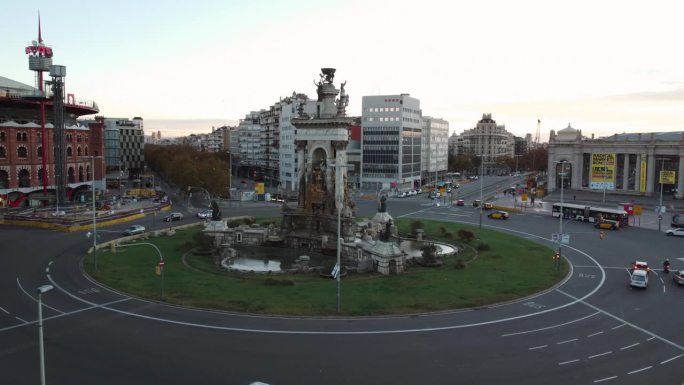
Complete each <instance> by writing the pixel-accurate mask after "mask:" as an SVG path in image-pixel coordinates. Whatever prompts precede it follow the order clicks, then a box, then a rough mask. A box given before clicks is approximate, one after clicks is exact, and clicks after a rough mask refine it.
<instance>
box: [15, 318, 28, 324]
mask: <svg viewBox="0 0 684 385" xmlns="http://www.w3.org/2000/svg"><path fill="white" fill-rule="evenodd" d="M14 318H16V319H18V320H19V321H21V322H23V323H25V324H27V323H28V322H27V321H26V320H24V319H21V318H19V317H17V316H14Z"/></svg>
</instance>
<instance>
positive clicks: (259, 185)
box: [254, 182, 264, 194]
mask: <svg viewBox="0 0 684 385" xmlns="http://www.w3.org/2000/svg"><path fill="white" fill-rule="evenodd" d="M254 191H255V192H256V193H257V194H263V193H264V182H257V183H255V184H254Z"/></svg>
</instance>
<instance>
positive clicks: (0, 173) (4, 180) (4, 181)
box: [0, 170, 9, 189]
mask: <svg viewBox="0 0 684 385" xmlns="http://www.w3.org/2000/svg"><path fill="white" fill-rule="evenodd" d="M0 188H2V189H5V188H9V174H8V173H7V171H5V170H0Z"/></svg>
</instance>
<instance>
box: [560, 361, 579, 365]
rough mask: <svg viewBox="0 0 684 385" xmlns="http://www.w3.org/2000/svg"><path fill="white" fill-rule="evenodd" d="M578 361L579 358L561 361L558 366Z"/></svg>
mask: <svg viewBox="0 0 684 385" xmlns="http://www.w3.org/2000/svg"><path fill="white" fill-rule="evenodd" d="M577 361H579V360H570V361H565V362H559V363H558V366H560V365H566V364H572V363H573V362H577Z"/></svg>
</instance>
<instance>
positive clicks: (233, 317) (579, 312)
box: [0, 178, 684, 385]
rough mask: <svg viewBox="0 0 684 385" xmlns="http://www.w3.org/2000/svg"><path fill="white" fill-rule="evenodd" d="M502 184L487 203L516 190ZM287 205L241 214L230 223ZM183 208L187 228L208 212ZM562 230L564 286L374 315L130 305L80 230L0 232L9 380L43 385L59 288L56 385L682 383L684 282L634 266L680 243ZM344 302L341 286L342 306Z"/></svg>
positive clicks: (630, 231)
mask: <svg viewBox="0 0 684 385" xmlns="http://www.w3.org/2000/svg"><path fill="white" fill-rule="evenodd" d="M494 181H495V178H490V179H489V180H486V181H485V183H484V188H483V190H484V191H485V193H484V195H486V194H487V193H486V191H490V192H494V191H495V190H497V189H500V187H501V186H505V185H506V184H509V183H510V180H508V179H504V178H496V182H497V183H498V185H497V186H495V185H494V184H493V183H494ZM488 185H489V186H488ZM499 191H500V190H499ZM479 195H480V186H479V182H475V183H471V184H469V185H467V186H463V187H462V189H461V191H459V197H461V198H463V199H465V200H466V202H468V203H469V202H470V201H472V199H479ZM357 206H358V216H371V215H372V214H373V212H374V211H375V209H376V208H377V202H375V201H359V202H358V204H357ZM387 206H388V211H389V212H390V213H391V214H392V215H393V216H394V217H395V218H397V217H402V218H416V219H438V220H447V221H456V222H465V223H472V224H476V225H477V224H479V221H480V215H479V212H478V211H476V210H475V209H473V208H472V207H468V206H466V207H448V206H435V205H434V202H432V201H430V200H428V199H426V198H425V195H417V196H414V197H409V198H402V199H398V198H390V199H389V200H388V205H387ZM278 208H279V206H278V205H268V204H258V205H256V204H254V205H250V204H245V205H242V206H241V207H224V208H223V215H224V217H227V216H233V215H243V214H251V215H261V214H263V215H272V214H275V213H277V211H278ZM181 211H184V212H185V213H186V214H187V216H186V218H185V220H184V222H189V221H191V220H193V219H192V216H191V214H192V212H193V211H196V210H194V209H190V210H181ZM482 223H483V226H487V227H491V228H496V229H500V230H502V231H509V232H513V233H515V234H518V235H519V236H521V237H526V238H530V239H533V240H535V241H538V242H540V243H543V244H545V245H549V246H553V245H552V244H551V243H550V241H549V238H550V236H551V233H553V232H557V229H558V219H555V218H551V216H550V215H549V214H546V213H536V212H534V211H531V212H527V213H524V214H513V215H512V216H511V218H510V219H509V220H507V221H500V220H492V219H489V218H486V217H484V218H483V220H482ZM140 224H143V225H145V226H146V227H148V226H149V228H151V226H152V220H151V218H149V217H148V218H146V219H145V220H143V221H140ZM156 224H157V225H159V222H157V223H156ZM128 225H129V224H126V225H120V226H118V227H113V228H108V229H107V230H109V231H113V232H110V233H103V238H104V239H107V238H108V237H114V236H117V234H116V232H118V231H120V230H122V229H123V228H125V227H127V226H128ZM565 226H566V231H567V232H569V233H570V235H571V242H570V245H568V246H566V247H564V248H563V254H564V257H566V258H568V260H569V261H570V262H571V263H572V266H573V270H572V273H571V275H570V276H569V278H568V280H567V281H565V282H563V283H562V284H561V285H560V286H558V287H557V288H554V289H552V290H549V291H548V292H545V293H541V294H538V295H536V296H533V297H530V298H526V299H523V300H520V301H516V302H512V303H507V304H502V305H498V306H490V307H484V308H478V309H468V310H463V311H452V312H441V313H437V314H426V315H414V316H406V317H374V318H362V319H357V318H326V319H309V318H307V319H300V318H296V317H286V318H282V317H257V316H250V315H240V314H230V313H224V312H213V311H201V310H190V309H184V308H179V307H175V306H168V305H165V304H159V303H155V302H149V301H144V300H139V299H134V298H130V297H127V296H125V295H122V294H119V293H115V292H111V291H109V290H107V289H106V288H103V287H101V286H99V285H97V284H96V283H94V282H91V281H90V280H88V279H87V278H86V277H85V276H84V275H83V274H82V272H81V270H80V265H79V263H80V261H81V258H82V256H83V253H84V251H85V250H86V249H87V247H89V246H90V245H91V242H92V241H91V240H88V239H86V238H85V236H84V233H75V234H64V233H56V232H51V231H45V230H35V229H26V228H12V227H1V228H0V242H1V243H0V244H2V249H0V373H2V377H1V378H2V381H0V382H1V383H3V384H5V383H6V384H35V383H38V382H39V377H38V366H39V360H38V358H39V357H38V336H37V328H36V318H37V302H36V294H35V288H36V287H38V286H40V285H43V284H46V283H51V284H53V285H54V286H55V289H54V290H52V291H50V292H48V293H46V294H44V295H43V300H44V304H45V308H44V310H43V316H44V319H45V327H44V331H45V357H46V372H47V383H48V384H85V383H95V384H122V383H125V384H187V383H200V384H249V383H251V382H253V381H262V382H266V383H269V384H275V385H286V384H352V383H353V384H426V383H427V384H551V383H553V384H594V383H601V384H645V383H648V384H681V382H682V380H683V379H684V373H682V369H681V367H682V360H683V359H684V331H683V329H682V327H681V320H682V316H683V315H684V314H683V313H684V311H683V310H682V308H683V307H682V306H681V305H682V301H683V298H684V297H683V296H684V287H677V286H675V285H674V283H673V282H672V280H671V278H670V277H667V276H665V277H662V274H661V273H660V272H659V271H656V272H654V273H653V274H651V278H650V285H649V288H648V289H647V290H635V289H634V290H633V289H630V288H629V286H628V284H627V278H628V271H627V270H626V267H627V266H629V263H630V262H631V261H632V260H634V259H639V260H645V261H647V262H649V263H650V264H651V265H652V266H653V267H656V268H657V267H659V266H660V264H661V263H662V260H663V259H664V258H665V257H669V258H670V260H671V261H672V263H673V269H677V268H682V269H684V261H682V260H679V259H677V258H680V257H684V256H683V255H681V254H682V250H683V248H682V245H683V244H682V242H684V239H678V238H675V239H673V238H669V237H665V236H664V235H663V234H662V233H658V232H657V231H654V230H646V229H639V228H625V229H621V230H619V231H612V232H607V234H606V237H605V239H603V240H599V238H598V231H597V230H596V229H594V228H593V227H591V225H590V224H586V223H576V222H568V223H566V224H565ZM549 261H550V263H551V256H549ZM522 268H524V266H523V267H522ZM661 277H662V280H661ZM344 295H345V293H344V284H343V286H342V306H344ZM333 300H334V299H333V298H331V301H333Z"/></svg>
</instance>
